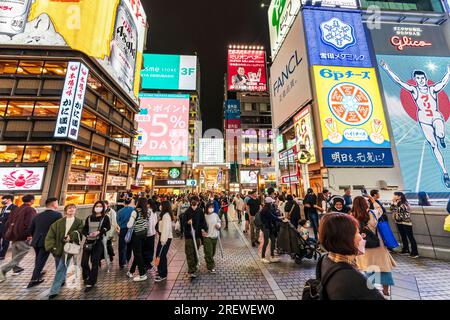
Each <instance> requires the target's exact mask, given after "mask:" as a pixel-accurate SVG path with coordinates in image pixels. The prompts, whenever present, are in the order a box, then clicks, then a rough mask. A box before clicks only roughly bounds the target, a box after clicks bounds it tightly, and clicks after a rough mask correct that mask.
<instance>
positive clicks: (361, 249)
mask: <svg viewBox="0 0 450 320" xmlns="http://www.w3.org/2000/svg"><path fill="white" fill-rule="evenodd" d="M358 251H359V255H364V254H365V253H366V240H364V239H361V241H360V242H359V244H358Z"/></svg>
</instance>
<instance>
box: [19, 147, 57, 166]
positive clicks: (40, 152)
mask: <svg viewBox="0 0 450 320" xmlns="http://www.w3.org/2000/svg"><path fill="white" fill-rule="evenodd" d="M51 153H52V147H51V146H27V147H26V148H25V154H24V155H23V162H28V163H46V162H48V160H49V159H50V154H51Z"/></svg>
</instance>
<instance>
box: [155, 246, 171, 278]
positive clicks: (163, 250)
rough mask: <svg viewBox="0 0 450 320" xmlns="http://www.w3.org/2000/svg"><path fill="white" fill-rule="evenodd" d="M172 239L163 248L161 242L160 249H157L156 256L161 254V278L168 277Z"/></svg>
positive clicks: (159, 270)
mask: <svg viewBox="0 0 450 320" xmlns="http://www.w3.org/2000/svg"><path fill="white" fill-rule="evenodd" d="M171 243H172V239H167V242H166V244H165V245H164V246H163V245H161V242H158V248H157V249H156V254H157V255H158V254H159V259H160V260H159V265H158V275H159V276H160V277H161V278H166V277H167V253H168V252H169V249H170V244H171Z"/></svg>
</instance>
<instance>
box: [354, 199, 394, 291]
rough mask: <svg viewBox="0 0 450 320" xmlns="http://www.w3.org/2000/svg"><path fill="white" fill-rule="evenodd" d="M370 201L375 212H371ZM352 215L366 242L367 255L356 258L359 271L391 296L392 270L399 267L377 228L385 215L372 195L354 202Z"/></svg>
mask: <svg viewBox="0 0 450 320" xmlns="http://www.w3.org/2000/svg"><path fill="white" fill-rule="evenodd" d="M369 201H370V202H371V203H372V204H373V206H374V208H375V209H374V210H370V205H369ZM351 214H352V216H353V217H355V218H356V220H358V222H359V224H360V232H361V234H364V240H366V246H365V249H366V250H365V253H364V254H363V255H359V256H358V257H357V258H356V261H357V265H358V269H359V270H361V271H363V272H365V274H366V276H367V277H368V278H370V281H371V282H372V283H377V284H380V285H382V286H383V294H384V295H385V296H389V295H390V293H389V287H390V286H393V285H394V278H393V276H392V269H393V268H394V267H396V266H397V264H396V262H395V260H394V259H393V258H392V256H391V254H390V253H389V251H388V249H387V248H386V246H385V245H384V241H383V239H382V238H381V236H380V234H379V232H378V230H377V226H378V221H379V220H380V218H381V217H382V215H383V210H382V209H381V207H380V205H379V204H378V203H377V202H376V201H375V199H374V198H372V197H371V196H370V195H368V194H367V195H365V197H362V196H359V197H356V198H355V199H354V200H353V206H352V211H351Z"/></svg>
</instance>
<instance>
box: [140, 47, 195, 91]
mask: <svg viewBox="0 0 450 320" xmlns="http://www.w3.org/2000/svg"><path fill="white" fill-rule="evenodd" d="M141 77H142V89H150V90H192V91H193V90H196V89H197V56H179V55H170V54H144V68H143V69H142V71H141Z"/></svg>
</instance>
